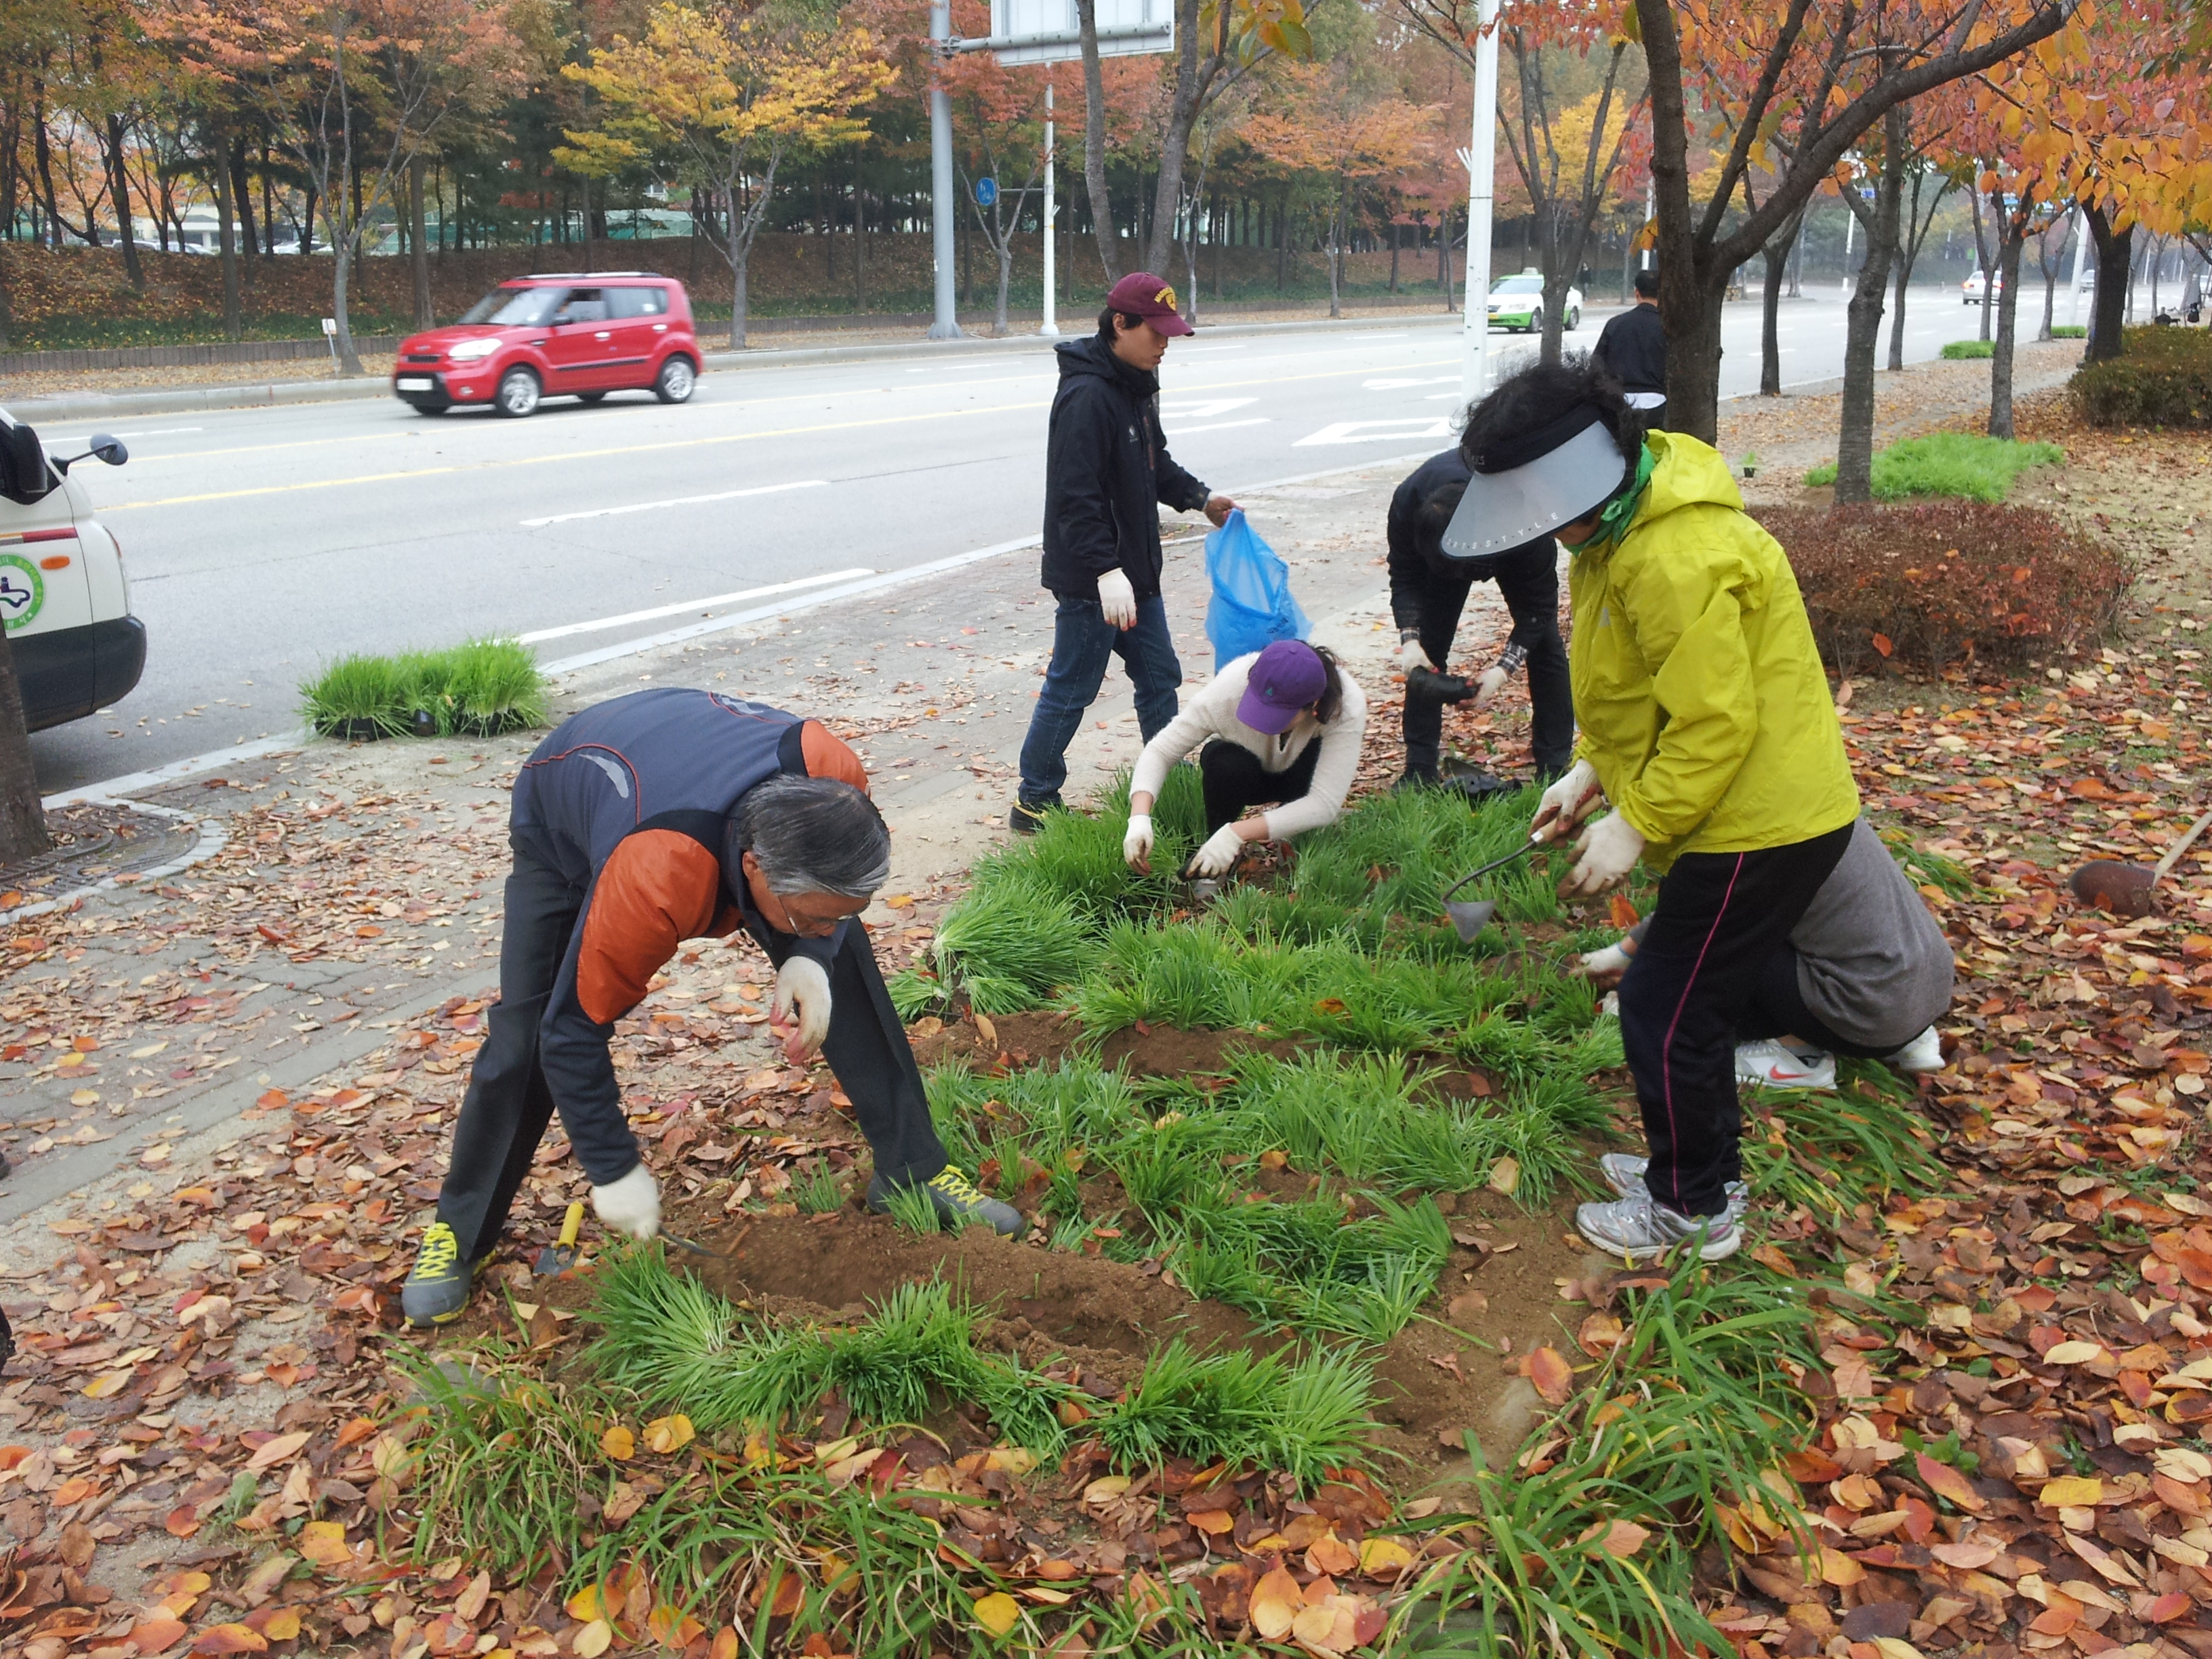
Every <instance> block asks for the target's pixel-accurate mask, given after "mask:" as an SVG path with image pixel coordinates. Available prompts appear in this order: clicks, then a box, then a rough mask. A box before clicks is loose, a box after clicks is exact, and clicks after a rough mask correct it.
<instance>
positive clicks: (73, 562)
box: [0, 409, 146, 732]
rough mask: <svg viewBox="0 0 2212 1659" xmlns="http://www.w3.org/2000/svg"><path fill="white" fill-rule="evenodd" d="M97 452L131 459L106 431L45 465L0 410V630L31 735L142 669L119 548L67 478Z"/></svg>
mask: <svg viewBox="0 0 2212 1659" xmlns="http://www.w3.org/2000/svg"><path fill="white" fill-rule="evenodd" d="M95 456H96V457H98V458H99V459H100V460H103V461H105V462H106V463H107V465H110V466H120V465H123V463H124V462H125V461H126V460H128V459H130V454H129V453H128V452H127V451H126V450H125V448H124V447H123V446H122V444H121V443H119V442H118V441H116V440H115V439H113V438H110V437H106V436H104V435H103V436H95V437H94V438H93V439H92V441H91V447H89V448H88V449H87V450H86V451H85V453H83V454H82V455H73V456H70V457H68V458H66V459H58V460H57V459H49V458H48V456H47V454H46V446H45V445H43V444H42V443H40V441H39V435H38V434H37V433H35V432H33V430H32V429H31V428H29V427H27V426H25V425H23V424H22V423H21V422H19V421H17V420H16V419H15V417H14V416H11V415H9V413H8V411H7V410H4V409H0V628H4V629H6V630H7V634H8V648H9V655H10V656H12V657H13V658H14V659H15V679H16V682H17V684H19V685H21V688H22V692H23V723H24V725H25V726H27V727H28V728H29V729H30V730H31V731H33V732H36V731H38V730H40V728H42V727H44V726H59V725H60V724H61V723H62V722H63V721H64V720H81V719H82V718H83V717H84V716H85V715H87V714H91V713H92V712H93V710H94V709H95V708H106V707H107V706H108V705H109V704H111V703H113V702H118V701H119V700H121V699H122V698H124V697H125V696H129V695H130V692H131V688H132V687H133V686H135V685H137V684H138V676H139V675H140V674H141V673H142V672H143V671H144V670H145V667H146V627H145V624H144V623H141V622H140V621H139V620H138V618H137V617H134V616H132V615H131V587H130V584H129V582H128V581H127V580H125V577H124V574H123V553H122V550H121V549H120V548H118V546H117V545H116V543H115V538H114V537H113V536H112V534H110V533H109V532H108V529H107V526H105V525H103V524H102V523H100V520H99V518H98V516H97V515H96V514H95V513H94V512H93V510H92V500H91V497H89V496H88V495H86V494H85V490H84V486H83V485H82V484H81V483H78V482H77V481H76V479H75V478H73V477H70V466H71V465H73V464H74V463H75V462H77V461H82V460H85V459H90V458H92V457H95Z"/></svg>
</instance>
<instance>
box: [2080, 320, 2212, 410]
mask: <svg viewBox="0 0 2212 1659" xmlns="http://www.w3.org/2000/svg"><path fill="white" fill-rule="evenodd" d="M2069 385H2070V386H2071V387H2072V390H2073V392H2074V404H2075V408H2076V409H2078V410H2081V418H2082V419H2083V420H2085V421H2087V422H2089V424H2090V425H2092V426H2212V330H2206V329H2201V328H2158V327H2155V326H2154V327H2149V328H2131V329H2129V330H2128V331H2126V334H2125V336H2124V350H2123V352H2122V355H2121V356H2118V357H2117V358H2115V359H2113V360H2112V362H2104V363H2084V364H2082V365H2081V368H2077V369H2075V371H2074V378H2073V380H2071V381H2070V382H2069Z"/></svg>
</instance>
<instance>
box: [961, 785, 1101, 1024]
mask: <svg viewBox="0 0 2212 1659" xmlns="http://www.w3.org/2000/svg"><path fill="white" fill-rule="evenodd" d="M1060 816H1062V815H1061V814H1058V813H1055V814H1054V817H1060ZM934 950H935V954H936V958H937V966H938V974H939V981H940V983H951V984H956V985H957V986H958V987H960V988H961V990H963V992H965V993H966V994H967V998H968V1004H969V1006H970V1007H972V1008H974V1009H975V1011H976V1012H979V1013H983V1014H1012V1013H1018V1012H1021V1011H1022V1010H1023V1009H1024V1008H1034V1007H1036V1006H1037V1005H1038V1004H1039V1003H1041V1002H1042V1001H1044V1000H1047V999H1048V998H1049V997H1051V996H1052V995H1053V994H1055V993H1056V992H1058V991H1059V990H1060V987H1062V986H1065V985H1069V984H1073V982H1074V981H1077V980H1079V979H1080V978H1081V977H1082V976H1083V975H1084V973H1085V971H1086V970H1087V969H1089V968H1090V966H1091V963H1092V962H1093V961H1094V960H1096V958H1097V954H1098V939H1097V933H1096V931H1095V930H1094V929H1093V927H1091V924H1090V921H1089V918H1088V917H1087V916H1086V915H1085V913H1084V912H1083V911H1082V910H1081V909H1079V908H1078V907H1077V905H1076V903H1075V902H1074V901H1073V900H1072V899H1069V898H1067V897H1066V896H1062V895H1061V894H1060V893H1058V892H1054V891H1053V890H1048V889H1045V888H1041V887H1036V888H1033V887H1030V886H1028V885H1027V884H1013V883H1003V884H1000V885H998V886H995V887H993V888H991V889H988V890H985V891H983V892H980V893H975V894H972V895H970V896H969V897H968V898H966V899H963V901H962V902H960V903H959V904H957V905H956V906H955V907H954V908H953V909H952V910H951V913H950V914H949V915H946V917H945V920H944V921H943V922H942V923H940V924H939V927H938V930H937V939H936V942H935V945H934Z"/></svg>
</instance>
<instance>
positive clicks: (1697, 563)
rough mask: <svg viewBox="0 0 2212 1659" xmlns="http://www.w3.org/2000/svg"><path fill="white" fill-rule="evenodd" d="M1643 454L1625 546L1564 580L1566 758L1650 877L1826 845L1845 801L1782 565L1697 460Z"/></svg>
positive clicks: (1808, 647) (1717, 463)
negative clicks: (1695, 856) (1570, 725)
mask: <svg viewBox="0 0 2212 1659" xmlns="http://www.w3.org/2000/svg"><path fill="white" fill-rule="evenodd" d="M1646 441H1647V442H1648V443H1649V444H1650V447H1651V450H1652V452H1653V453H1654V454H1655V455H1656V457H1657V465H1656V467H1655V468H1654V470H1653V471H1652V474H1651V481H1650V484H1649V485H1648V486H1647V487H1646V489H1645V491H1644V499H1643V500H1642V501H1639V502H1638V504H1637V507H1636V511H1635V513H1634V515H1633V516H1632V518H1631V519H1630V520H1629V522H1628V527H1627V529H1626V531H1624V532H1621V533H1620V536H1619V537H1617V538H1607V539H1605V540H1603V541H1594V542H1591V543H1589V544H1587V545H1585V546H1584V547H1583V550H1581V551H1580V552H1578V553H1577V554H1576V555H1575V556H1574V562H1573V565H1572V568H1571V570H1570V572H1569V588H1570V592H1571V593H1572V595H1573V599H1574V640H1573V643H1572V645H1571V647H1570V649H1569V653H1568V665H1569V669H1570V671H1571V675H1572V678H1573V682H1574V696H1575V719H1576V720H1577V723H1578V724H1579V725H1580V726H1581V728H1582V736H1581V738H1580V739H1579V741H1578V743H1577V748H1576V752H1577V755H1578V756H1581V757H1585V758H1587V759H1588V760H1589V763H1590V764H1591V765H1592V766H1594V767H1595V768H1596V769H1597V775H1598V781H1599V782H1601V784H1603V785H1604V787H1605V793H1606V795H1607V799H1610V800H1611V801H1612V803H1613V807H1614V810H1616V811H1619V812H1620V814H1621V815H1622V816H1623V817H1626V819H1627V820H1628V822H1629V823H1631V824H1632V825H1634V826H1635V828H1636V829H1638V831H1640V832H1641V833H1642V835H1643V836H1644V843H1645V845H1644V860H1645V862H1647V863H1649V864H1650V866H1652V867H1653V868H1654V869H1656V870H1664V869H1666V868H1667V866H1668V865H1670V864H1672V863H1673V862H1674V860H1675V858H1676V857H1677V856H1678V855H1680V854H1683V853H1739V852H1749V851H1752V850H1753V849H1755V848H1763V847H1786V846H1789V845H1790V844H1791V843H1792V842H1801V841H1809V840H1811V839H1812V838H1813V837H1814V836H1820V835H1825V834H1826V833H1827V832H1828V831H1829V830H1831V829H1840V828H1842V827H1843V826H1844V824H1847V823H1850V821H1851V820H1852V819H1853V818H1855V817H1857V816H1858V811H1859V793H1858V786H1857V784H1855V783H1854V782H1853V781H1852V780H1851V769H1850V761H1849V759H1848V758H1847V757H1845V755H1844V734H1843V729H1842V727H1841V726H1839V725H1838V723H1837V720H1836V705H1835V700H1834V698H1833V697H1832V696H1830V694H1829V691H1828V681H1827V677H1826V674H1825V673H1824V672H1823V671H1822V670H1821V667H1820V653H1819V651H1818V650H1817V649H1816V648H1815V647H1814V644H1813V630H1812V627H1811V625H1810V624H1809V623H1808V622H1807V621H1806V618H1805V601H1804V599H1803V598H1802V596H1801V595H1800V594H1799V593H1798V591H1797V578H1796V574H1795V573H1793V572H1792V571H1791V570H1790V561H1789V559H1788V558H1787V557H1786V556H1784V553H1783V550H1782V547H1781V544H1779V543H1778V542H1777V541H1776V540H1775V539H1774V538H1773V537H1771V536H1770V535H1768V534H1767V533H1766V532H1765V531H1764V530H1762V529H1761V528H1760V527H1759V525H1758V523H1757V522H1756V521H1755V520H1753V519H1752V518H1751V517H1750V516H1749V515H1748V514H1747V513H1745V512H1744V510H1743V497H1742V495H1741V494H1739V493H1738V491H1737V489H1736V487H1735V479H1734V478H1732V477H1729V469H1728V463H1727V462H1725V461H1723V459H1721V458H1720V456H1719V455H1718V454H1717V453H1715V452H1714V451H1713V450H1712V449H1711V447H1708V446H1707V445H1705V444H1702V443H1699V441H1697V440H1696V439H1694V438H1687V437H1684V436H1682V435H1680V434H1678V433H1672V432H1654V433H1652V434H1651V435H1650V437H1649V438H1648V439H1647V440H1646Z"/></svg>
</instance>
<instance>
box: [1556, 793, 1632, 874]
mask: <svg viewBox="0 0 2212 1659" xmlns="http://www.w3.org/2000/svg"><path fill="white" fill-rule="evenodd" d="M1575 851H1577V853H1579V854H1582V857H1581V858H1579V859H1577V860H1576V861H1575V867H1574V868H1573V869H1572V870H1571V871H1570V872H1568V874H1567V881H1566V885H1565V886H1564V887H1562V888H1561V889H1560V892H1561V893H1562V894H1567V893H1596V892H1602V891H1603V890H1605V889H1606V888H1608V887H1610V886H1612V885H1613V883H1615V882H1616V881H1619V880H1620V878H1622V877H1623V876H1625V875H1626V874H1627V873H1628V872H1630V871H1631V870H1633V869H1634V868H1635V867H1636V860H1638V859H1640V858H1642V857H1643V856H1644V836H1643V833H1642V832H1641V831H1640V830H1638V829H1637V828H1636V826H1635V825H1634V824H1632V823H1629V821H1628V820H1627V819H1626V818H1625V817H1621V816H1620V813H1618V812H1608V813H1607V814H1606V815H1605V816H1604V817H1601V818H1600V819H1598V820H1597V822H1596V823H1593V824H1591V825H1590V827H1589V829H1585V830H1583V833H1582V838H1581V839H1580V840H1579V841H1577V842H1575Z"/></svg>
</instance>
